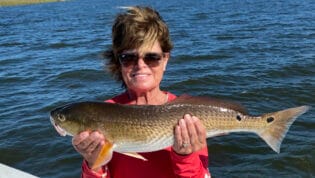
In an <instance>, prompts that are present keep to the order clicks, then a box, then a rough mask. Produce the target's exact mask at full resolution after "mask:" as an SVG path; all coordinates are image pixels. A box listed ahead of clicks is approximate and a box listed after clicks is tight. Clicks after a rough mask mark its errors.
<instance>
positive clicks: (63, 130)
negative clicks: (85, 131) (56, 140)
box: [50, 105, 82, 136]
mask: <svg viewBox="0 0 315 178" xmlns="http://www.w3.org/2000/svg"><path fill="white" fill-rule="evenodd" d="M73 110H74V108H73V107H72V106H71V105H65V106H62V107H58V108H56V109H54V110H52V111H51V112H50V121H51V124H52V125H53V126H54V128H55V129H56V131H57V132H58V133H59V134H60V135H61V136H66V135H70V136H73V135H76V134H78V133H80V132H81V131H82V129H81V128H82V122H81V121H80V117H78V116H76V115H75V114H74V113H73Z"/></svg>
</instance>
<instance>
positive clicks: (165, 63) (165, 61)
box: [163, 52, 170, 71]
mask: <svg viewBox="0 0 315 178" xmlns="http://www.w3.org/2000/svg"><path fill="white" fill-rule="evenodd" d="M169 59H170V53H169V52H168V53H164V60H163V70H164V71H165V70H166V66H167V63H168V60H169Z"/></svg>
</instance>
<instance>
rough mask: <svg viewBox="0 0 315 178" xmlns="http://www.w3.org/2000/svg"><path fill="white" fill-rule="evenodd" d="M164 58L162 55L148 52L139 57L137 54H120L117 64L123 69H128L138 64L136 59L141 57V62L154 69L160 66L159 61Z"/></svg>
mask: <svg viewBox="0 0 315 178" xmlns="http://www.w3.org/2000/svg"><path fill="white" fill-rule="evenodd" d="M164 56H165V54H164V53H154V52H149V53H145V54H144V55H143V56H140V55H139V53H136V52H134V53H121V54H119V55H118V59H119V62H120V64H121V65H122V66H124V67H129V66H131V65H135V64H137V62H138V59H139V58H140V57H142V59H143V61H144V62H145V64H146V65H148V66H149V67H155V66H158V65H159V64H160V60H161V59H162V58H163V57H164Z"/></svg>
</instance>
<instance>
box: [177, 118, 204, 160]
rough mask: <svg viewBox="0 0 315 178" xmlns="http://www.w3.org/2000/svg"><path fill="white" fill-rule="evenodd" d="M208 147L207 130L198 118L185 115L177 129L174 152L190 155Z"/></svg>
mask: <svg viewBox="0 0 315 178" xmlns="http://www.w3.org/2000/svg"><path fill="white" fill-rule="evenodd" d="M206 146H207V141H206V129H205V128H204V126H203V125H202V123H201V121H200V120H199V119H198V118H197V117H196V116H191V115H190V114H185V116H184V118H183V119H180V120H179V123H178V125H176V127H175V140H174V145H173V150H174V151H175V152H176V153H177V154H181V155H188V154H191V153H193V152H195V151H199V150H201V149H202V148H204V147H206Z"/></svg>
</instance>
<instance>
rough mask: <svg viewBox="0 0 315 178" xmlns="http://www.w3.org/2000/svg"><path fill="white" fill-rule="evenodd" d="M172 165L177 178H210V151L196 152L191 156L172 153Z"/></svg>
mask: <svg viewBox="0 0 315 178" xmlns="http://www.w3.org/2000/svg"><path fill="white" fill-rule="evenodd" d="M171 158H172V165H173V170H174V173H175V175H176V177H180V178H210V177H211V176H210V172H209V170H208V149H207V147H205V148H204V149H202V150H200V151H198V152H194V153H192V154H190V155H179V154H177V153H176V152H175V151H173V150H172V151H171Z"/></svg>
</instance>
